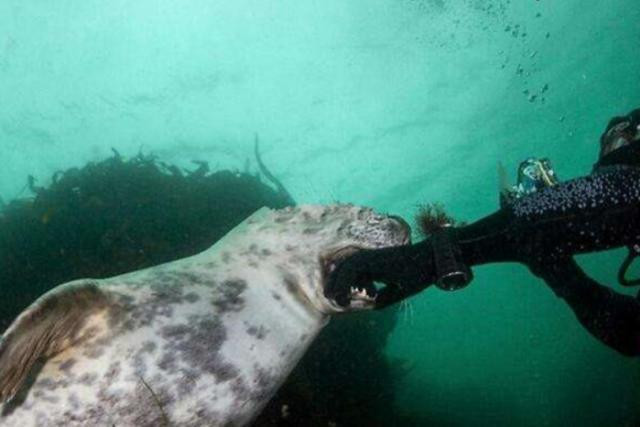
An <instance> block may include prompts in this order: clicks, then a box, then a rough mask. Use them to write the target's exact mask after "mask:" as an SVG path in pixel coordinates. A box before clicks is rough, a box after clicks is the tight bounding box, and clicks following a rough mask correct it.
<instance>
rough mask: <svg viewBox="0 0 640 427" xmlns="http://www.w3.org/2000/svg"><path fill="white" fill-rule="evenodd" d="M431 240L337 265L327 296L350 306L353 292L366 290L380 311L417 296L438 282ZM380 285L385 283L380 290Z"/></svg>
mask: <svg viewBox="0 0 640 427" xmlns="http://www.w3.org/2000/svg"><path fill="white" fill-rule="evenodd" d="M435 281H436V271H435V260H434V257H433V246H432V242H431V240H425V241H423V242H420V243H417V244H415V245H407V246H398V247H393V248H384V249H375V250H362V251H359V252H357V253H355V254H353V255H351V256H350V257H348V258H346V259H345V260H344V261H342V262H341V263H340V264H338V265H337V266H336V269H335V270H334V271H333V273H331V275H330V276H329V278H328V280H327V285H326V288H325V296H326V297H327V298H330V299H333V300H334V301H336V302H337V303H338V304H339V305H341V306H348V305H349V302H350V299H351V293H352V290H353V289H356V290H365V291H366V292H367V294H368V295H369V296H372V297H374V298H375V300H376V303H375V308H376V309H380V308H384V307H387V306H389V305H391V304H394V303H396V302H399V301H401V300H403V299H405V298H407V297H410V296H411V295H414V294H416V293H418V292H420V291H422V290H423V289H425V288H426V287H427V286H429V285H431V284H433V283H435ZM374 282H376V283H383V284H385V286H384V287H382V288H376V287H375V285H374Z"/></svg>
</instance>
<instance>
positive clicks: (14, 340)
mask: <svg viewBox="0 0 640 427" xmlns="http://www.w3.org/2000/svg"><path fill="white" fill-rule="evenodd" d="M408 238H409V231H408V228H407V227H406V224H405V223H403V222H401V221H400V220H398V219H396V218H394V217H389V216H385V215H379V214H377V213H375V212H373V211H372V210H371V209H368V208H361V207H357V206H351V205H333V206H303V207H298V208H287V209H283V210H277V211H273V210H270V209H268V208H263V209H261V210H260V211H258V212H257V213H255V214H253V215H252V216H251V217H249V218H248V219H247V220H245V221H244V222H243V223H242V224H240V225H239V226H238V227H236V228H235V229H234V230H232V231H231V232H230V233H229V234H228V235H226V236H225V237H224V238H223V239H222V240H220V241H219V242H217V243H216V244H215V245H214V246H212V247H211V248H209V249H207V250H205V251H204V252H202V253H200V254H197V255H195V256H192V257H189V258H185V259H181V260H178V261H174V262H170V263H167V264H163V265H159V266H156V267H152V268H148V269H145V270H140V271H135V272H132V273H128V274H124V275H121V276H117V277H113V278H109V279H103V280H92V279H85V280H77V281H74V282H70V283H67V284H64V285H61V286H58V287H57V288H55V289H53V290H51V291H50V292H48V293H47V294H45V295H44V296H42V297H41V298H40V299H38V300H37V301H36V302H35V303H34V304H32V305H31V306H30V307H29V308H28V309H27V310H25V311H24V312H23V313H22V314H21V315H20V316H19V317H18V318H17V319H16V320H15V321H14V323H13V324H12V325H11V327H10V328H9V329H8V330H7V331H6V332H5V334H4V335H3V337H2V341H1V342H0V399H1V400H2V401H3V402H4V403H3V404H2V405H0V426H20V427H25V426H39V427H44V426H62V425H64V426H114V425H115V426H119V427H120V426H169V425H171V426H218V425H225V426H226V425H245V424H247V423H249V422H250V421H251V420H252V419H253V418H254V417H255V416H256V415H257V414H258V413H259V411H260V410H261V408H262V407H263V406H264V405H265V404H266V402H267V401H268V400H269V398H270V397H271V396H272V395H273V394H274V392H275V391H276V390H277V388H278V386H279V385H280V384H281V383H282V382H283V381H284V379H285V378H286V376H287V374H288V373H289V372H290V371H291V370H292V369H293V367H294V366H295V364H296V363H297V362H298V360H299V359H300V358H301V356H302V355H303V353H304V351H305V350H306V349H307V347H308V346H309V345H310V344H311V342H312V340H313V339H314V337H315V336H316V335H317V333H318V332H319V331H320V329H321V328H322V326H323V325H324V324H326V321H327V319H328V316H329V315H331V314H333V313H338V312H341V311H353V310H361V309H367V308H370V307H371V306H372V305H373V302H372V298H370V297H369V296H368V295H367V293H366V290H357V289H354V290H353V291H352V297H353V298H352V302H351V305H350V306H349V307H346V308H344V307H340V306H339V305H337V304H336V303H335V302H334V301H332V300H328V299H327V298H325V297H324V293H323V286H324V281H325V280H324V279H325V275H326V273H327V272H328V271H330V270H331V269H332V268H334V265H335V264H334V263H335V262H336V261H337V260H338V259H339V258H340V257H341V256H343V255H345V254H346V253H348V252H350V251H352V250H354V249H357V248H380V247H387V246H395V245H400V244H405V243H407V242H408Z"/></svg>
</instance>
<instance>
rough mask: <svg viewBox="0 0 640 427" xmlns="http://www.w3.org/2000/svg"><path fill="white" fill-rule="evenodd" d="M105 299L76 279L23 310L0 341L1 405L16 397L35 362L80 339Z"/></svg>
mask: <svg viewBox="0 0 640 427" xmlns="http://www.w3.org/2000/svg"><path fill="white" fill-rule="evenodd" d="M108 300H109V297H108V295H107V293H106V292H105V291H103V290H101V289H100V288H99V287H98V285H97V284H96V282H94V281H91V280H79V281H76V282H71V283H68V284H65V285H62V286H59V287H57V288H55V289H53V290H51V291H49V292H48V293H46V294H44V295H43V296H42V297H40V298H39V299H38V300H37V301H36V302H34V303H33V304H31V306H30V307H29V308H27V309H26V310H25V311H23V312H22V314H20V316H18V318H17V319H16V320H15V321H14V322H13V323H12V324H11V326H10V327H9V329H7V331H6V332H5V333H4V335H3V336H2V340H1V341H0V403H2V402H5V401H8V400H10V399H11V398H13V397H14V396H15V395H16V393H17V392H18V390H19V389H20V387H21V386H22V384H24V382H25V379H26V378H27V376H28V375H29V372H30V371H31V369H32V368H33V365H34V364H35V363H36V361H39V360H42V359H44V358H48V357H51V356H53V355H55V354H57V353H60V352H61V351H63V350H64V349H66V348H69V347H71V346H73V345H74V344H75V343H77V342H78V341H80V340H82V338H83V326H85V324H86V322H87V320H88V319H89V317H90V316H91V315H92V314H94V313H96V312H97V311H100V310H102V309H105V307H106V306H107V303H108Z"/></svg>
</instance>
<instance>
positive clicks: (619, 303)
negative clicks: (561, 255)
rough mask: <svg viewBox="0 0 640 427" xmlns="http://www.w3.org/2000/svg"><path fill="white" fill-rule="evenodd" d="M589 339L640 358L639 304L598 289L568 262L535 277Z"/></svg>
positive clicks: (623, 296) (578, 269)
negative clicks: (572, 315) (566, 307)
mask: <svg viewBox="0 0 640 427" xmlns="http://www.w3.org/2000/svg"><path fill="white" fill-rule="evenodd" d="M536 274H537V275H538V276H540V277H541V278H542V279H544V281H545V282H546V283H547V285H549V287H550V288H551V289H552V290H553V291H554V293H555V294H556V295H557V296H558V297H560V298H562V299H563V300H565V301H566V302H567V304H568V305H569V306H570V307H571V309H572V310H573V312H574V313H575V315H576V317H577V318H578V320H579V321H580V323H581V324H582V325H583V326H584V327H585V329H587V330H588V331H589V332H590V333H591V335H593V336H594V337H595V338H597V339H598V340H600V341H602V342H603V343H604V344H606V345H607V346H609V347H611V348H613V349H615V350H617V351H618V352H620V353H622V354H624V355H626V356H638V355H640V301H638V299H637V298H634V297H632V296H629V295H623V294H619V293H617V292H615V291H614V290H612V289H610V288H608V287H606V286H602V285H600V284H599V283H598V282H596V281H595V280H593V279H592V278H590V277H589V276H587V275H586V274H585V273H584V271H582V269H581V268H580V267H579V266H578V265H577V264H576V262H575V261H574V260H573V259H571V260H569V261H567V262H563V263H558V264H548V265H546V266H545V268H544V269H541V270H539V271H538V272H537V273H536Z"/></svg>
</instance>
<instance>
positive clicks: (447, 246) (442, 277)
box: [431, 225, 473, 291]
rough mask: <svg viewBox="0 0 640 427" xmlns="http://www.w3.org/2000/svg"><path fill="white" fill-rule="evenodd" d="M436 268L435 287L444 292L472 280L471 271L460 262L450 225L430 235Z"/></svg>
mask: <svg viewBox="0 0 640 427" xmlns="http://www.w3.org/2000/svg"><path fill="white" fill-rule="evenodd" d="M431 240H432V242H433V257H434V260H435V268H436V285H437V286H438V287H439V288H440V289H443V290H445V291H455V290H458V289H461V288H464V287H465V286H467V285H468V284H469V283H470V282H471V280H472V279H473V273H472V272H471V269H470V268H469V267H468V266H467V265H466V264H465V263H464V262H463V261H462V252H461V251H460V246H459V245H458V242H457V240H456V236H455V231H454V229H453V227H451V226H450V225H448V226H444V227H441V228H440V229H439V230H436V231H435V232H434V233H432V234H431Z"/></svg>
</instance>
